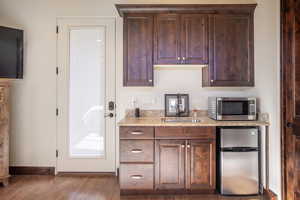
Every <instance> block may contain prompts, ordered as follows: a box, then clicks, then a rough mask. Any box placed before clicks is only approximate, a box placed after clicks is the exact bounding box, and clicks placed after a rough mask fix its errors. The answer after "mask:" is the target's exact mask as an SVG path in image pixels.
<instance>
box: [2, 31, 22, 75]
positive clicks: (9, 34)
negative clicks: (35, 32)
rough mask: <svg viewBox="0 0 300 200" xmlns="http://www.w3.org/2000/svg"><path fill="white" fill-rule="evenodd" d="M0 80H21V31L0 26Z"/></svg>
mask: <svg viewBox="0 0 300 200" xmlns="http://www.w3.org/2000/svg"><path fill="white" fill-rule="evenodd" d="M0 78H9V79H21V78H23V30H19V29H13V28H7V27H3V26H0Z"/></svg>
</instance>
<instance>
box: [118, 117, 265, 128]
mask: <svg viewBox="0 0 300 200" xmlns="http://www.w3.org/2000/svg"><path fill="white" fill-rule="evenodd" d="M162 119H163V118H162V117H144V118H132V117H126V118H124V119H123V120H121V121H120V122H119V123H118V126H269V125H270V123H269V122H267V121H263V120H257V121H216V120H212V119H210V118H208V117H205V116H202V117H198V118H197V119H198V120H200V122H196V123H193V122H164V121H163V120H162Z"/></svg>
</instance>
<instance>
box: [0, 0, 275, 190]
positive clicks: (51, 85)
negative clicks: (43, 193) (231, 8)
mask: <svg viewBox="0 0 300 200" xmlns="http://www.w3.org/2000/svg"><path fill="white" fill-rule="evenodd" d="M255 2H257V3H258V7H257V9H256V11H255V66H256V68H255V75H256V87H255V88H251V89H205V88H201V71H159V72H155V87H153V88H124V87H122V19H121V18H119V17H118V15H117V11H116V9H115V7H114V4H115V3H255ZM58 16H116V17H117V103H118V110H117V112H118V120H119V119H121V118H122V117H123V116H124V112H125V109H126V108H130V107H131V100H132V96H134V97H136V98H137V99H138V100H139V102H140V105H141V106H142V108H152V109H153V108H154V109H162V108H163V94H165V93H173V92H186V93H189V94H190V97H191V106H192V108H199V109H206V107H207V105H206V104H207V96H212V95H232V96H244V95H249V96H250V95H252V96H257V97H259V98H260V100H261V111H262V112H268V113H269V114H270V116H271V124H272V125H271V127H270V135H271V136H270V138H271V141H270V143H271V145H270V148H271V149H270V152H271V166H272V167H271V168H270V173H271V176H270V179H271V189H272V190H273V191H275V192H276V193H277V194H279V193H280V132H279V119H280V117H279V28H280V27H279V16H280V13H279V0H257V1H254V0H185V1H182V0H173V1H172V0H151V1H146V0H131V1H130V0H129V1H126V0H119V1H118V0H89V1H86V0H26V1H25V0H1V1H0V24H1V25H8V26H13V27H18V28H22V29H24V30H25V34H26V35H25V39H26V45H25V69H24V70H25V74H24V79H23V80H18V81H16V82H15V83H14V84H13V89H12V131H11V165H14V166H55V163H56V158H55V149H56V118H55V108H56V97H55V96H56V75H55V67H56V34H55V26H56V17H58ZM187 77H188V78H187Z"/></svg>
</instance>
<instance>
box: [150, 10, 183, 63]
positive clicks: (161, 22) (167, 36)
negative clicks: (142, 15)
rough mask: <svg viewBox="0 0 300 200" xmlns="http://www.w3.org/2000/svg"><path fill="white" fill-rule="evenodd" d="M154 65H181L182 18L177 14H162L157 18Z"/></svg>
mask: <svg viewBox="0 0 300 200" xmlns="http://www.w3.org/2000/svg"><path fill="white" fill-rule="evenodd" d="M154 27H155V29H154V30H155V31H154V32H155V34H154V63H155V64H179V61H180V17H179V15H177V14H161V15H157V16H156V17H155V26H154Z"/></svg>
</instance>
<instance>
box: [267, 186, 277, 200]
mask: <svg viewBox="0 0 300 200" xmlns="http://www.w3.org/2000/svg"><path fill="white" fill-rule="evenodd" d="M264 196H265V197H266V198H267V200H277V199H278V196H277V195H276V194H275V193H274V192H273V191H272V190H270V189H264Z"/></svg>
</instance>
